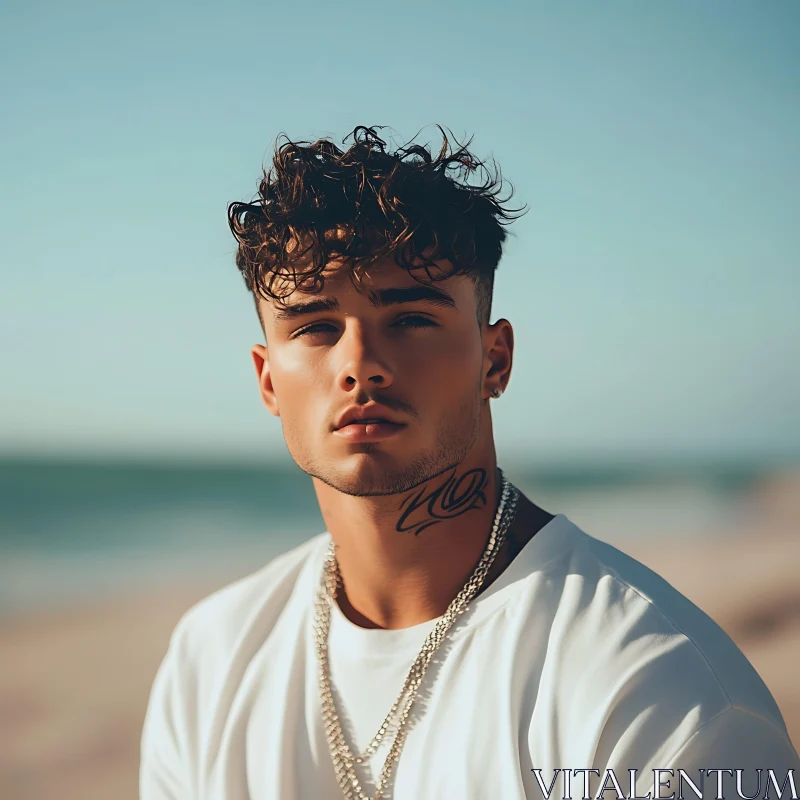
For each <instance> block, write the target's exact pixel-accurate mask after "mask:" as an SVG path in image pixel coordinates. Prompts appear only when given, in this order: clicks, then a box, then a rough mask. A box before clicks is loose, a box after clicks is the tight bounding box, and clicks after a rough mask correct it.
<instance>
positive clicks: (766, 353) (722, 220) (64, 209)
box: [0, 0, 800, 459]
mask: <svg viewBox="0 0 800 800" xmlns="http://www.w3.org/2000/svg"><path fill="white" fill-rule="evenodd" d="M798 41H800V3H797V2H794V1H791V0H778V1H777V2H773V3H756V2H741V1H740V0H735V1H734V2H726V3H724V4H722V3H713V2H698V1H697V0H691V2H689V1H687V0H677V1H676V0H671V1H670V2H661V3H652V2H651V3H644V2H640V0H637V2H614V3H612V2H599V1H598V2H581V3H577V2H558V3H556V2H552V3H544V2H527V3H503V2H500V3H493V4H488V3H464V2H461V3H454V2H439V3H414V2H412V3H405V4H402V5H400V4H391V5H390V4H385V5H381V4H375V3H362V2H346V3H339V4H331V3H322V2H311V3H306V4H303V5H302V6H300V5H298V4H270V3H265V2H260V3H250V2H240V3H237V4H223V3H218V4H214V5H212V4H206V3H188V2H186V3H168V4H165V3H156V2H151V0H143V1H142V2H137V3H135V4H134V3H99V2H96V3H80V2H76V3H69V4H63V3H36V2H31V3H25V4H23V3H21V2H11V3H5V4H4V5H3V10H2V11H0V87H2V98H3V121H2V124H0V152H1V153H2V169H0V174H2V180H0V270H2V292H0V333H2V337H3V343H4V344H3V348H2V352H0V370H1V371H0V452H41V453H49V452H60V453H61V452H65V453H115V454H116V453H132V454H171V455H194V454H198V455H203V456H224V457H243V458H260V459H263V458H269V457H271V456H276V457H283V456H284V455H285V448H284V445H283V440H282V436H281V432H280V425H279V422H278V420H276V419H274V418H273V417H271V416H270V415H269V414H268V413H267V412H266V410H264V409H262V407H261V406H260V403H259V399H258V395H257V392H256V384H255V379H254V376H253V372H252V366H251V363H250V358H249V354H248V350H249V347H250V345H251V344H252V343H253V342H254V341H257V340H258V339H259V338H260V329H259V327H258V324H257V319H256V317H255V315H254V313H253V311H252V307H251V304H250V299H249V297H248V296H247V293H246V291H245V289H244V287H243V284H242V283H241V280H240V278H239V275H238V273H237V271H236V269H235V267H234V265H233V239H232V238H231V237H230V234H229V232H228V229H227V224H226V219H225V209H226V205H227V203H228V202H230V201H232V200H240V199H250V198H251V197H252V195H253V193H254V191H255V188H256V184H257V179H258V177H259V171H260V168H261V165H262V163H263V162H264V161H265V160H266V159H268V158H269V156H270V152H271V148H272V143H273V141H274V139H275V136H276V135H277V134H278V133H280V132H281V131H285V132H286V133H288V134H289V135H290V136H291V137H293V138H300V139H313V138H316V137H317V136H320V135H333V136H335V137H336V138H337V139H341V137H342V136H343V135H344V134H346V133H348V132H349V131H350V130H352V129H353V128H354V127H355V126H356V125H358V124H384V125H389V126H391V127H392V128H394V129H395V130H396V131H397V135H398V137H399V138H401V139H402V138H403V137H410V136H412V135H413V134H415V133H416V132H417V131H418V130H420V129H422V128H425V126H432V125H433V124H434V123H437V122H438V123H442V124H444V125H446V126H448V127H449V128H451V129H452V130H453V131H454V132H455V133H457V134H459V135H462V134H465V133H466V134H472V135H474V142H473V147H474V150H475V151H476V152H477V153H478V154H479V155H482V156H490V155H491V156H494V157H495V158H496V159H497V161H498V162H499V164H500V166H501V167H502V169H503V172H504V174H505V175H506V176H507V177H508V178H509V179H510V180H511V181H512V183H513V184H514V186H515V188H516V196H517V198H518V199H519V200H520V201H521V202H524V203H526V204H527V205H528V206H529V209H530V210H529V212H528V214H527V215H526V216H525V217H523V218H522V219H521V220H519V221H518V222H517V223H515V224H514V225H513V226H512V230H513V231H514V232H515V237H514V238H513V239H512V240H511V242H510V243H509V245H508V247H507V250H506V253H505V255H504V258H503V260H502V262H501V264H500V268H499V271H498V276H497V287H496V296H495V304H494V310H493V317H494V318H497V317H498V316H505V317H507V318H508V319H510V320H511V321H512V323H514V325H515V329H516V337H517V338H516V343H517V352H516V359H515V361H516V363H515V371H514V375H513V377H512V381H511V385H510V388H509V391H508V392H507V394H506V395H505V396H504V397H503V398H502V399H501V400H500V401H498V402H497V403H496V404H495V409H496V415H495V429H496V435H497V440H498V447H499V448H500V450H501V451H505V452H510V451H514V452H519V453H520V454H522V455H527V456H529V457H531V458H539V457H541V458H561V457H573V456H575V457H578V456H580V457H582V456H602V457H607V456H610V455H612V456H617V455H639V454H646V455H653V454H655V455H672V454H690V455H742V454H745V455H747V454H750V455H755V456H757V457H767V456H769V455H774V454H780V453H800V368H799V367H798V362H800V358H798V350H800V314H798V313H797V306H798V301H799V300H800V269H799V267H798V258H799V256H798V254H800V148H798V144H797V142H798V140H799V138H800V137H798V130H800V102H798V101H800V69H799V68H798V67H800V64H799V63H798V60H799V58H800V56H799V55H798V54H799V53H800V50H798V47H797V42H798ZM434 134H435V129H432V128H428V129H427V133H424V134H423V137H422V139H423V141H424V140H426V137H427V139H429V140H434V139H435V137H434Z"/></svg>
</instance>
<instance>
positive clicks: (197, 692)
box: [140, 514, 800, 800]
mask: <svg viewBox="0 0 800 800" xmlns="http://www.w3.org/2000/svg"><path fill="white" fill-rule="evenodd" d="M329 541H330V536H329V534H328V533H324V534H321V535H319V536H316V537H314V538H313V539H311V540H310V541H308V542H306V543H305V544H303V545H301V546H300V547H297V548H295V549H294V550H292V551H291V552H289V553H286V554H285V555H283V556H280V557H279V558H277V559H275V560H274V561H272V562H271V563H269V564H268V565H267V566H265V567H264V568H262V569H261V570H259V571H258V572H256V573H254V574H252V575H250V576H248V577H246V578H243V579H241V580H239V581H237V582H236V583H233V584H231V585H229V586H227V587H225V588H223V589H221V590H220V591H218V592H216V593H214V594H212V595H211V596H209V597H207V598H205V599H204V600H202V601H201V602H200V603H198V604H197V605H196V606H194V607H193V608H192V609H190V610H189V611H188V612H187V613H186V614H185V615H184V617H183V618H182V619H181V621H180V622H179V624H178V625H177V627H176V629H175V631H174V633H173V635H172V639H171V641H170V646H169V649H168V652H167V654H166V656H165V658H164V660H163V662H162V664H161V667H160V668H159V671H158V674H157V676H156V679H155V682H154V684H153V688H152V692H151V696H150V702H149V705H148V709H147V717H146V720H145V725H144V730H143V734H142V749H141V770H140V790H141V800H168V799H169V800H188V799H189V798H194V799H195V800H212V798H213V799H214V800H273V798H274V799H275V800H321V799H323V798H339V797H341V793H340V791H339V789H338V786H337V784H336V780H335V777H334V772H333V766H332V763H331V757H330V754H329V751H328V744H327V741H326V738H325V734H324V731H323V728H322V723H321V716H320V700H319V689H318V672H317V661H316V657H315V650H314V642H313V631H312V628H313V616H314V610H313V601H314V596H315V593H316V591H317V587H318V584H319V578H320V574H321V569H322V561H323V558H324V555H325V552H326V550H327V548H328V544H329ZM708 568H709V570H713V569H714V565H713V564H709V565H708ZM731 590H732V591H735V580H734V579H733V577H732V580H731ZM434 624H435V621H431V622H426V623H424V624H422V625H417V626H414V627H413V628H406V629H403V630H391V631H386V630H367V629H363V628H359V627H358V626H356V625H354V624H352V623H351V622H350V621H349V620H348V619H347V618H346V617H344V615H343V614H342V613H341V611H340V610H339V609H338V607H335V608H334V612H333V615H332V625H331V632H330V639H329V658H330V662H331V675H332V680H333V683H334V686H335V689H336V692H337V695H338V701H339V702H338V708H339V711H340V717H344V718H346V720H347V723H346V727H345V730H346V731H348V733H349V743H350V745H351V748H353V749H360V748H363V747H364V746H365V745H366V744H367V743H368V742H369V740H370V739H371V737H372V736H373V735H374V734H375V732H376V731H377V729H378V726H379V725H380V723H381V721H382V720H383V718H384V716H385V715H386V713H387V712H388V710H389V708H390V707H391V705H392V703H393V702H394V701H395V699H396V698H397V695H398V693H399V690H400V688H401V686H402V683H403V679H404V677H405V674H406V671H407V670H408V668H409V666H410V665H411V663H412V661H413V660H414V658H415V657H416V655H417V653H418V652H419V649H420V646H421V644H422V641H423V640H424V638H425V636H426V634H427V633H428V631H429V630H430V629H431V627H432V626H433V625H434ZM387 746H388V742H387V744H386V746H384V747H382V749H380V750H379V751H378V753H377V754H376V756H375V758H374V759H373V762H372V779H373V780H374V779H376V778H377V776H378V774H379V772H380V765H381V764H382V763H383V760H384V758H385V755H386V747H387ZM654 768H663V769H669V768H672V769H674V770H677V769H678V768H683V769H685V770H687V774H689V775H690V776H692V775H693V776H694V777H693V779H694V780H695V782H696V783H697V782H698V781H699V779H700V778H699V773H698V772H697V770H699V769H720V768H723V769H742V770H744V773H743V781H744V783H743V787H744V792H745V793H747V794H753V792H754V787H755V781H756V778H757V773H756V772H755V770H756V769H757V768H760V769H762V770H764V771H765V773H764V781H765V782H766V780H767V777H766V775H767V773H766V770H768V769H773V770H775V775H776V776H777V778H778V781H779V784H782V783H783V781H784V779H785V778H786V776H787V770H789V769H790V768H791V769H794V770H796V772H795V774H794V775H795V782H796V783H797V788H798V789H800V760H799V759H798V756H797V753H796V752H795V750H794V748H793V747H792V744H791V742H790V741H789V738H788V735H787V732H786V727H785V725H784V722H783V719H782V718H781V714H780V712H779V710H778V708H777V706H776V704H775V701H774V700H773V698H772V696H771V695H770V693H769V691H768V690H767V688H766V686H765V685H764V683H763V682H762V680H761V679H760V678H759V676H758V674H757V673H756V672H755V670H754V669H753V667H752V666H751V665H750V663H749V662H748V661H747V660H746V658H745V657H744V655H743V654H742V653H741V651H740V650H739V649H738V648H737V647H736V646H735V645H734V644H733V642H732V641H731V640H730V639H729V638H728V636H727V635H726V634H725V633H724V632H723V631H722V630H721V629H720V628H719V627H718V626H717V625H716V624H715V623H714V622H713V621H712V620H711V619H710V618H709V617H707V616H706V615H705V614H704V613H703V612H702V611H700V610H699V609H698V608H697V607H696V606H694V605H693V604H692V603H691V602H689V601H688V600H687V599H686V598H685V597H684V596H683V595H681V594H680V593H679V592H677V591H676V590H675V589H673V588H672V587H671V586H670V585H669V584H668V583H666V582H665V581H664V580H663V579H661V578H660V577H659V576H658V575H656V574H655V573H653V572H652V571H650V570H649V569H647V568H646V567H644V566H643V565H642V564H640V563H639V562H637V561H635V560H634V559H632V558H630V557H628V556H626V555H625V554H623V553H621V552H620V551H618V550H616V549H615V548H613V547H611V546H610V545H607V544H605V543H603V542H600V541H598V540H597V539H594V538H593V537H591V536H589V535H587V534H586V533H584V532H583V531H582V530H580V529H579V528H578V527H577V526H576V525H574V524H573V523H572V522H571V521H570V520H569V519H567V517H565V516H564V515H563V514H559V515H557V516H556V517H555V518H554V519H553V520H551V521H550V522H549V523H548V524H547V525H546V526H545V527H543V528H542V529H541V530H540V531H539V532H538V533H537V534H536V535H535V536H534V537H533V538H532V539H531V540H530V541H529V542H528V544H527V545H526V546H525V547H524V549H523V550H522V551H521V552H520V554H519V555H518V556H517V557H516V559H515V560H514V561H513V562H512V563H511V565H510V566H509V567H508V568H507V569H506V570H505V572H504V573H503V574H502V575H501V576H500V577H499V578H498V579H497V580H496V581H495V582H494V583H493V584H492V585H491V586H490V587H489V588H488V589H487V590H486V591H485V592H484V593H483V594H482V595H480V596H479V597H478V598H477V599H476V600H475V601H473V603H472V604H471V606H470V609H469V610H468V611H467V612H466V613H465V614H464V615H463V616H462V617H460V619H459V621H458V623H457V624H456V626H455V627H454V628H453V629H451V632H450V634H449V636H448V637H447V639H446V640H445V642H444V643H443V644H442V646H441V648H440V650H439V651H438V653H437V656H436V657H435V662H434V663H432V664H431V666H430V668H429V670H428V673H427V675H426V677H425V680H424V683H423V685H422V687H421V692H420V696H419V698H418V700H417V705H416V707H415V711H414V712H413V715H412V725H411V728H410V731H409V734H408V738H407V739H406V742H405V745H404V747H403V750H402V752H401V755H400V758H399V760H398V761H397V763H396V764H395V767H394V771H393V777H392V781H391V783H390V788H391V790H392V793H391V796H392V797H394V798H396V800H426V799H427V798H431V800H434V799H435V800H443V799H444V800H450V799H451V798H452V799H453V800H487V799H492V800H493V799H494V798H502V800H515V799H516V798H537V799H539V800H540V799H541V798H542V796H543V795H542V791H541V789H540V787H539V783H538V780H537V773H535V772H534V770H535V769H538V770H541V771H540V772H539V773H538V777H539V778H540V779H541V780H542V781H543V782H544V785H545V786H547V785H549V784H550V782H551V780H552V779H553V778H554V777H556V783H555V788H554V791H553V794H552V798H553V800H556V799H557V798H561V797H563V796H565V795H566V794H567V793H566V792H564V786H563V780H564V773H563V772H562V773H556V772H555V770H581V769H597V770H599V771H600V773H601V776H602V777H603V778H604V779H606V780H607V777H608V773H606V772H605V770H607V769H613V770H614V774H615V777H616V778H617V779H618V780H619V782H620V784H621V788H622V791H623V793H624V794H627V793H628V792H629V778H630V774H629V773H628V770H631V769H633V770H637V771H638V772H637V773H635V776H636V783H635V788H636V789H637V790H638V793H639V794H646V793H647V792H648V791H649V790H651V789H652V786H653V772H652V770H653V769H654ZM692 771H694V772H692ZM781 773H782V774H781ZM587 774H588V773H587ZM676 775H677V773H676ZM717 775H718V774H711V775H709V776H707V778H706V787H707V788H706V792H705V795H704V796H706V797H714V796H715V789H714V790H712V789H711V786H714V787H716V780H717V777H716V776H717ZM361 776H362V779H363V780H362V784H363V785H364V786H365V789H367V792H368V794H371V789H372V786H373V785H374V784H372V783H371V782H370V780H369V775H365V773H364V772H363V771H362V773H361ZM661 777H662V779H663V780H664V781H666V780H668V778H669V775H666V776H661ZM722 779H723V780H724V783H723V786H724V788H725V797H735V796H736V793H735V789H734V785H735V784H734V783H733V781H734V778H733V777H732V776H728V775H723V776H722ZM591 780H592V783H590V787H591V792H592V793H594V792H595V791H596V789H597V788H599V786H600V784H599V783H597V782H596V780H597V779H596V778H595V776H594V775H593V774H592V775H591ZM676 783H677V781H676V780H673V781H672V783H671V784H670V786H671V788H664V789H662V790H661V793H662V796H664V797H666V796H668V795H669V794H670V792H671V791H674V790H675V789H676V788H677V785H676ZM606 786H607V787H610V786H611V784H610V783H606ZM571 787H572V789H571V792H572V797H574V798H576V800H577V799H578V798H581V797H582V796H583V773H573V777H572V782H571ZM763 789H764V786H763V785H762V791H761V793H760V795H759V796H761V797H763ZM728 791H730V794H728ZM684 796H686V797H690V798H694V797H695V796H696V795H695V794H693V793H692V791H691V789H687V788H685V789H684ZM770 796H772V797H775V796H776V794H775V792H774V790H773V789H772V787H770ZM787 796H791V794H787V793H786V792H784V797H787ZM603 797H604V798H610V799H611V800H613V798H616V797H618V794H617V793H616V792H615V791H612V790H611V789H610V788H609V789H608V790H607V791H606V792H605V793H604V794H603Z"/></svg>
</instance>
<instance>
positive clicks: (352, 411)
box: [334, 403, 404, 430]
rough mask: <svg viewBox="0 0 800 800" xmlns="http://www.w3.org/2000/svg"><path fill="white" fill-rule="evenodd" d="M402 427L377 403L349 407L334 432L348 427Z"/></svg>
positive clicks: (400, 423)
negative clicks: (354, 425)
mask: <svg viewBox="0 0 800 800" xmlns="http://www.w3.org/2000/svg"><path fill="white" fill-rule="evenodd" d="M353 424H356V425H362V426H364V425H366V426H369V425H403V424H404V423H403V422H401V420H399V419H395V418H394V417H393V415H392V414H391V412H390V411H389V410H388V409H387V408H386V407H385V406H382V405H379V404H378V403H367V404H366V405H363V406H350V408H348V409H346V410H345V412H344V413H343V414H342V415H341V416H340V417H339V420H338V422H337V423H336V425H335V427H334V430H341V429H342V428H346V427H347V426H349V425H353Z"/></svg>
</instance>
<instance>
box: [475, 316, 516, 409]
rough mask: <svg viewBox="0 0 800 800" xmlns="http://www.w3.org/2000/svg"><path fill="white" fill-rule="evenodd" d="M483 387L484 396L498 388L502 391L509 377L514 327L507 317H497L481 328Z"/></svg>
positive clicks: (488, 395) (512, 359)
mask: <svg viewBox="0 0 800 800" xmlns="http://www.w3.org/2000/svg"><path fill="white" fill-rule="evenodd" d="M482 337H483V353H484V356H483V387H482V394H483V396H484V397H485V398H487V399H488V398H489V397H491V396H492V392H493V391H494V390H496V389H499V390H500V392H504V391H505V390H506V387H507V386H508V381H509V380H510V378H511V366H512V363H513V361H514V329H513V328H512V327H511V323H510V322H509V321H508V320H507V319H499V320H497V322H495V323H493V324H492V325H488V324H487V325H486V326H485V327H484V330H483V334H482Z"/></svg>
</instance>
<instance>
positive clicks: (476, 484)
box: [396, 467, 489, 536]
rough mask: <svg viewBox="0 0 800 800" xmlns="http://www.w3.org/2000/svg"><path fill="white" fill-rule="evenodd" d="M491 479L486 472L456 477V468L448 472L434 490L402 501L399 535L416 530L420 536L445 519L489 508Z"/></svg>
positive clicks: (474, 470) (419, 493)
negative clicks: (488, 489) (487, 491)
mask: <svg viewBox="0 0 800 800" xmlns="http://www.w3.org/2000/svg"><path fill="white" fill-rule="evenodd" d="M487 483H489V478H488V477H487V476H486V470H485V469H480V468H478V469H471V470H468V471H467V472H465V473H464V474H463V475H462V476H461V477H460V478H456V468H455V467H453V468H452V469H451V470H448V472H447V473H445V476H444V479H443V480H442V481H441V482H440V483H439V484H438V485H436V486H434V487H433V488H429V487H427V486H426V487H424V488H422V489H420V490H419V491H418V492H417V493H416V494H411V495H409V496H408V497H407V498H406V499H405V500H403V503H402V505H401V506H400V509H401V510H402V512H403V513H402V514H401V515H400V519H399V520H398V521H397V526H396V530H397V532H398V533H404V532H406V531H413V532H414V536H419V535H420V533H422V531H424V530H425V529H426V528H430V527H431V526H432V525H438V524H439V523H440V522H442V520H447V519H453V518H455V517H460V516H461V515H462V514H466V513H467V511H472V509H474V508H485V507H486V503H487V500H486V493H485V491H484V490H485V489H486V484H487Z"/></svg>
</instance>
